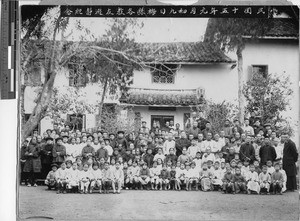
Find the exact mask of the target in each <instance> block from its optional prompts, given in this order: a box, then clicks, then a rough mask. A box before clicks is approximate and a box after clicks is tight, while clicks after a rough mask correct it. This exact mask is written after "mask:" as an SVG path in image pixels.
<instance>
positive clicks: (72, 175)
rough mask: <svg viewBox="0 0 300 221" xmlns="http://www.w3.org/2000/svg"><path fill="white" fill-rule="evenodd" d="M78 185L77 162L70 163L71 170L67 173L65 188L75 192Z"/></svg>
mask: <svg viewBox="0 0 300 221" xmlns="http://www.w3.org/2000/svg"><path fill="white" fill-rule="evenodd" d="M78 186H79V170H77V163H76V162H74V163H73V164H72V168H71V170H70V171H69V172H68V174H67V189H68V190H71V192H73V193H76V192H77V191H78Z"/></svg>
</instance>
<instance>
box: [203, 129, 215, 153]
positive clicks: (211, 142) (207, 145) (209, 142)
mask: <svg viewBox="0 0 300 221" xmlns="http://www.w3.org/2000/svg"><path fill="white" fill-rule="evenodd" d="M203 144H204V148H205V151H206V150H207V148H210V150H211V151H212V152H213V150H216V142H215V141H214V140H212V134H211V133H210V132H208V133H207V139H206V140H205V141H203ZM213 153H214V152H213Z"/></svg>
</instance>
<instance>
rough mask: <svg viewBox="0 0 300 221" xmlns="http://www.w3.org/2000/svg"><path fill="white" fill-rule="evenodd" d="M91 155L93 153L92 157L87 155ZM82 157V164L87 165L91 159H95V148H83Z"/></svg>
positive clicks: (87, 146)
mask: <svg viewBox="0 0 300 221" xmlns="http://www.w3.org/2000/svg"><path fill="white" fill-rule="evenodd" d="M89 153H91V154H92V155H91V156H87V154H89ZM81 155H82V163H86V162H87V161H88V159H89V158H90V157H92V158H93V157H94V156H95V149H94V147H92V146H89V145H86V146H85V147H84V148H82V151H81Z"/></svg>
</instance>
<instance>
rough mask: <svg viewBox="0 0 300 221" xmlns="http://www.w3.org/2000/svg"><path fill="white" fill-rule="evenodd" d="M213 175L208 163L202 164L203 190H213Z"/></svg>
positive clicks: (201, 181) (201, 178) (201, 182)
mask: <svg viewBox="0 0 300 221" xmlns="http://www.w3.org/2000/svg"><path fill="white" fill-rule="evenodd" d="M212 177H213V175H212V173H211V172H209V171H208V168H207V163H203V164H202V170H201V171H200V177H199V179H200V184H201V189H202V191H205V192H206V191H208V190H212V182H211V179H212Z"/></svg>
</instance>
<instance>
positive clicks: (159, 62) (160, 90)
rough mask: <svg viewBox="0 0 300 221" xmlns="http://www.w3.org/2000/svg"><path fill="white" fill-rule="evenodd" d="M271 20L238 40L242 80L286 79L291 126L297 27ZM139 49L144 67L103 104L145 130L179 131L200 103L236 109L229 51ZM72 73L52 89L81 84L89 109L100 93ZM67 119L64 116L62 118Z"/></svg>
mask: <svg viewBox="0 0 300 221" xmlns="http://www.w3.org/2000/svg"><path fill="white" fill-rule="evenodd" d="M272 21H273V23H274V28H272V29H271V30H270V32H268V33H267V34H266V36H263V37H261V38H260V39H258V40H256V41H251V40H250V36H247V35H245V36H244V38H245V39H249V40H247V41H246V47H245V49H244V50H243V69H244V75H245V79H244V80H245V81H246V80H248V79H250V78H251V76H252V74H253V73H254V72H255V71H258V72H260V73H262V74H265V73H272V74H278V75H285V76H289V77H290V80H291V82H292V89H293V90H294V94H293V98H292V102H291V110H288V111H287V113H286V115H287V116H290V117H291V118H292V121H293V122H294V123H296V122H297V120H298V113H299V108H298V104H299V88H298V81H299V79H298V77H299V34H298V32H299V28H298V26H297V25H295V24H294V23H293V22H292V20H290V19H282V18H281V19H272ZM209 25H210V24H209V22H208V27H209ZM262 25H263V24H262ZM141 46H142V50H141V51H140V53H139V54H138V55H139V56H140V57H141V58H143V61H144V62H145V64H146V65H145V67H144V69H143V70H141V71H134V75H133V84H132V85H131V86H130V89H129V92H128V93H129V96H128V97H126V98H124V97H121V96H120V95H119V94H117V95H116V96H115V97H109V96H107V97H106V100H105V102H106V103H117V104H121V105H130V106H133V109H134V111H135V112H136V114H138V115H140V116H141V119H142V120H144V121H146V122H147V124H148V126H149V127H150V126H151V125H152V124H153V122H154V121H156V122H159V123H160V125H161V126H164V124H165V122H166V121H171V120H173V121H174V123H179V124H180V125H181V127H182V128H183V125H184V122H185V121H186V118H188V117H189V114H190V113H191V110H193V109H195V107H196V106H198V105H201V104H203V102H205V100H212V101H214V102H221V101H223V100H226V101H229V102H232V103H235V104H237V99H238V73H237V68H236V60H237V58H236V55H235V53H234V52H231V53H228V54H226V55H225V54H224V53H223V52H222V51H221V50H220V49H218V48H215V47H213V46H212V45H210V44H209V43H204V42H168V43H142V44H141ZM40 73H43V72H42V71H41V72H40ZM74 74H76V73H75V72H74V71H73V70H72V69H68V68H64V69H63V70H61V72H60V73H58V74H57V77H56V80H55V83H54V86H55V87H56V88H58V89H59V90H61V91H62V92H63V91H65V90H66V88H67V87H72V86H75V84H77V85H78V84H81V90H83V91H84V93H86V95H87V96H86V97H87V101H88V102H90V103H94V104H95V103H96V102H97V100H98V97H97V95H96V93H97V92H101V90H102V89H101V85H99V83H96V82H93V81H89V82H87V81H85V80H84V79H78V77H77V78H76V77H74ZM40 81H41V82H43V74H40ZM35 89H36V88H34V87H27V88H26V91H25V113H26V114H27V116H28V115H30V114H31V112H32V110H33V107H34V105H35V104H34V99H35V97H36V92H35ZM96 114H97V113H95V114H83V116H82V118H83V124H82V127H84V128H94V127H95V126H96ZM71 115H72V113H70V114H67V115H66V116H65V118H68V117H70V116H71ZM51 126H52V125H51V119H50V118H44V119H43V120H42V121H41V123H40V132H44V131H45V130H46V129H47V128H49V127H50V128H51ZM295 130H297V128H296V127H295ZM296 132H297V131H296Z"/></svg>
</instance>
